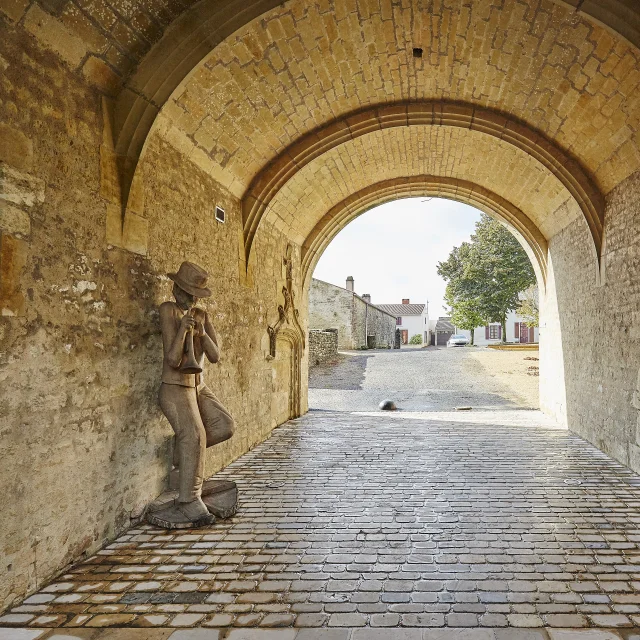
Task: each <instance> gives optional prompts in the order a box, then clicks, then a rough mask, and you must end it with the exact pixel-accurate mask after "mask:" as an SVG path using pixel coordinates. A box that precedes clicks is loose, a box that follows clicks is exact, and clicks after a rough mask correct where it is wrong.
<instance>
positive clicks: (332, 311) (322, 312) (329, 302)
mask: <svg viewBox="0 0 640 640" xmlns="http://www.w3.org/2000/svg"><path fill="white" fill-rule="evenodd" d="M353 299H354V296H353V293H351V291H347V290H346V289H343V288H342V287H336V286H335V285H333V284H329V283H328V282H323V281H322V280H317V279H316V278H313V279H312V280H311V286H310V287H309V328H310V329H337V330H338V348H339V349H357V348H359V347H362V346H364V344H365V342H359V341H357V340H356V337H355V336H354V335H353Z"/></svg>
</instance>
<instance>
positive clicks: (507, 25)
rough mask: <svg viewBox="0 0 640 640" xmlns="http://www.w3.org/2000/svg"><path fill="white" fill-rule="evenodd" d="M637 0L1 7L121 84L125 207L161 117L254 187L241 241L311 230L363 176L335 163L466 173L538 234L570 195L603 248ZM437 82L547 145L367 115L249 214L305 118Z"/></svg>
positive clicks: (117, 92)
mask: <svg viewBox="0 0 640 640" xmlns="http://www.w3.org/2000/svg"><path fill="white" fill-rule="evenodd" d="M634 2H635V0H586V1H580V2H578V1H577V0H526V1H525V0H504V1H503V0H500V1H498V0H474V2H464V1H463V0H407V1H405V2H402V3H394V2H392V1H391V0H348V1H347V0H317V1H316V2H308V1H307V0H287V1H286V2H283V1H281V0H244V1H243V2H241V1H240V0H200V2H193V1H192V0H170V1H167V0H145V1H144V2H130V0H111V1H110V2H86V1H85V0H41V1H39V2H34V1H31V2H29V0H8V1H7V2H5V3H3V6H2V7H0V11H2V13H3V14H4V15H5V16H6V17H8V18H9V19H10V20H13V21H17V22H21V23H22V24H23V25H24V26H25V27H26V29H27V31H29V32H30V33H31V34H32V35H34V36H35V37H36V38H37V39H38V40H40V42H41V43H43V44H45V46H48V47H50V48H52V49H53V50H54V51H56V52H57V53H58V54H59V55H60V56H61V57H62V58H63V59H64V60H65V61H66V62H67V63H68V64H69V65H70V66H72V67H73V68H74V69H76V70H77V71H78V72H79V73H81V74H82V75H84V76H85V77H86V78H87V79H88V80H89V81H90V82H92V83H93V84H94V85H96V86H97V87H99V88H100V89H101V90H102V91H104V92H105V93H107V94H108V95H112V96H114V97H115V102H114V105H115V107H114V110H113V130H114V143H113V144H114V148H115V153H116V155H117V156H118V157H119V158H122V160H121V161H120V162H119V167H120V171H121V175H120V190H121V192H122V206H123V209H124V208H126V205H127V200H128V197H129V188H130V186H131V182H132V180H133V176H134V173H135V171H137V169H138V167H139V158H140V156H141V154H142V152H143V149H144V147H145V143H146V140H147V138H148V134H149V132H150V131H155V132H156V133H157V134H159V135H161V136H162V137H164V138H165V139H166V140H168V141H169V142H170V143H171V144H172V145H173V146H175V147H176V148H177V149H179V150H180V151H181V152H182V153H183V154H184V155H185V157H187V158H189V160H191V161H192V162H194V163H196V164H197V165H198V166H200V167H201V168H203V169H204V170H205V171H207V172H208V173H210V174H211V175H212V176H214V177H215V178H216V179H217V180H218V181H219V182H220V183H221V184H222V185H223V186H225V187H226V188H228V189H229V191H230V192H231V193H232V194H234V195H235V196H237V197H238V198H242V199H244V202H243V208H244V210H245V215H246V216H247V219H246V220H245V247H246V249H247V251H248V250H249V249H250V246H251V241H252V234H254V233H255V228H257V225H259V223H260V221H261V220H262V219H264V213H267V212H268V219H269V220H271V221H272V222H274V223H275V224H277V225H278V226H281V227H282V225H283V224H284V221H285V220H288V221H289V227H287V229H288V232H290V233H291V235H292V236H293V237H294V238H295V239H296V240H297V241H298V242H301V241H302V238H303V236H304V234H305V233H306V232H307V231H308V230H309V229H312V228H314V225H315V223H317V221H318V217H317V216H320V217H322V215H323V213H326V207H331V206H335V200H336V198H337V197H338V194H339V195H340V197H343V196H344V193H346V191H348V190H349V189H351V188H353V189H356V190H357V189H358V188H364V187H365V186H366V185H363V181H362V179H361V176H360V175H345V176H341V177H342V180H338V181H337V183H336V182H335V177H336V175H337V171H336V169H335V168H333V169H331V168H330V167H342V170H343V171H345V172H347V174H348V173H349V172H352V171H355V172H360V173H362V172H363V171H365V172H366V173H367V175H368V178H369V184H373V183H374V182H376V181H381V180H382V181H384V180H388V179H392V178H394V177H397V176H400V174H401V173H404V177H411V176H414V175H418V174H424V172H425V171H426V170H428V172H429V173H430V174H432V175H435V176H442V177H455V178H456V179H466V180H467V181H470V182H473V183H474V184H477V185H478V186H481V187H483V188H486V189H489V190H491V192H492V193H495V194H497V195H498V196H499V197H504V198H505V199H506V200H508V201H509V202H510V203H511V204H512V205H514V206H516V207H518V208H521V209H522V211H526V216H527V217H528V218H529V219H530V220H531V221H532V222H533V223H534V224H535V225H536V226H537V227H538V228H539V230H540V232H541V233H542V234H543V235H544V236H545V237H546V238H549V237H551V236H552V235H553V234H554V233H556V232H557V231H558V230H559V229H561V228H563V226H564V225H566V224H567V223H568V221H570V220H571V219H573V218H574V217H575V215H577V214H576V211H577V209H576V206H574V205H575V204H577V205H578V206H579V207H580V208H582V210H583V213H584V214H585V218H586V219H587V223H588V224H589V226H590V229H591V232H592V236H593V238H594V243H595V245H596V250H598V249H599V244H600V242H601V236H602V222H603V221H602V210H603V208H602V206H601V205H599V204H598V202H599V201H600V202H601V198H602V194H606V193H608V192H609V191H610V190H611V189H613V188H614V187H615V186H616V185H617V184H619V183H620V182H621V181H622V180H623V179H624V178H626V177H627V176H628V175H630V174H631V173H632V172H634V171H636V170H637V169H638V168H640V126H639V123H640V90H639V85H640V50H639V49H638V48H637V46H638V44H640V35H639V34H640V27H639V25H640V12H638V10H637V7H636V6H635V5H634ZM620 34H622V36H621V35H620ZM415 48H420V49H421V50H422V55H421V57H416V56H415V55H414V49H415ZM441 100H442V101H449V102H450V103H451V104H456V103H460V104H463V105H466V107H467V108H471V109H473V108H474V107H476V108H478V107H481V108H485V109H489V110H492V111H493V112H494V113H496V114H507V115H509V116H510V117H511V119H512V121H515V122H517V121H521V122H522V123H523V124H524V125H526V127H527V128H528V129H527V130H528V131H529V132H533V134H532V135H534V136H538V140H542V145H538V146H537V147H535V145H534V148H533V153H531V148H529V149H528V151H527V152H528V153H530V157H528V158H525V157H523V153H522V149H520V151H518V149H517V148H516V149H514V148H511V147H508V146H507V145H502V144H501V143H500V140H499V138H500V134H499V132H498V133H497V134H496V131H495V127H494V131H493V133H492V135H493V136H494V138H496V137H497V138H498V140H495V139H494V140H493V141H491V140H487V139H485V137H483V135H482V133H471V132H469V131H450V130H448V126H449V125H448V123H436V124H437V125H438V126H439V127H441V128H443V129H445V130H443V131H440V132H433V131H428V130H427V129H428V127H423V129H424V130H420V131H413V132H412V133H411V134H410V135H408V134H407V132H406V131H403V129H402V127H394V128H393V130H390V131H389V132H385V133H384V134H381V133H379V132H375V133H367V134H366V135H363V136H362V137H361V139H359V141H358V142H357V144H356V143H355V142H354V143H353V144H351V143H348V144H347V143H344V141H340V143H339V147H343V148H336V150H334V149H332V148H331V146H330V145H329V146H328V147H327V146H326V144H325V147H323V149H322V154H323V155H322V156H321V157H320V158H316V159H315V160H313V162H311V163H310V164H309V163H307V162H306V161H305V163H303V164H302V165H300V166H298V165H297V162H298V158H296V157H293V156H292V158H293V159H292V166H291V167H289V168H287V170H286V171H284V173H283V174H282V175H284V177H285V178H286V179H287V180H289V178H291V177H292V176H294V175H295V173H296V170H298V169H300V170H302V171H301V174H302V175H300V176H296V177H295V179H293V180H290V181H289V183H287V182H286V180H285V181H283V180H282V179H281V178H282V176H280V178H279V180H280V182H278V184H277V185H275V186H273V188H272V189H271V191H272V193H269V197H268V199H267V200H265V201H264V203H263V204H262V208H263V210H264V211H262V212H259V215H258V217H257V221H255V220H250V219H248V218H249V214H251V215H253V213H252V212H251V205H250V204H249V205H247V201H248V200H250V199H251V198H252V197H253V196H254V190H252V188H253V187H255V184H256V183H258V184H260V183H261V182H265V180H267V181H268V180H269V179H270V177H269V175H268V172H269V171H270V170H271V166H272V165H273V163H274V161H280V162H281V161H282V158H283V156H286V155H287V154H288V153H289V151H288V149H289V148H290V147H291V146H292V145H295V144H296V143H297V141H299V140H301V139H303V138H304V137H305V136H307V139H308V137H309V134H310V132H312V131H315V130H316V129H318V128H319V127H325V129H326V127H327V126H330V124H331V123H332V122H338V121H339V120H340V118H341V117H344V115H345V114H347V113H350V112H354V111H357V110H358V109H363V108H367V107H370V106H371V105H384V104H396V103H398V102H405V103H407V102H417V103H420V102H422V101H441ZM472 118H473V116H472ZM431 124H432V125H433V124H434V123H431ZM471 128H473V127H471ZM476 129H478V127H476ZM527 135H529V134H527ZM540 135H541V136H542V138H539V136H540ZM516 137H517V135H516ZM525 137H526V136H525ZM379 145H383V147H382V148H379ZM516 146H517V144H516ZM547 148H553V153H552V155H554V156H555V157H556V166H557V167H560V168H561V167H562V166H563V164H567V165H572V166H575V167H576V168H577V173H576V171H574V172H573V174H575V175H572V172H571V171H569V172H566V173H568V175H565V176H562V175H559V173H562V172H561V171H560V172H557V171H555V170H554V169H553V167H551V173H552V174H554V173H555V177H553V176H552V175H550V174H549V171H548V170H549V168H550V166H549V164H548V163H547V164H546V165H545V163H544V161H541V153H538V151H541V152H545V149H547ZM416 153H417V154H418V157H413V158H412V159H411V161H409V160H408V159H407V154H413V156H416ZM345 154H346V155H345ZM403 154H405V155H404V156H403ZM351 155H352V156H353V157H347V160H348V162H346V163H345V157H346V156H351ZM542 155H544V153H542ZM532 157H533V158H535V159H532ZM363 158H364V159H369V158H375V160H371V161H365V160H363ZM558 158H560V159H559V160H558ZM563 158H564V159H565V160H566V163H565V162H564V161H563ZM336 163H337V164H336ZM340 163H342V164H340ZM281 164H282V162H281ZM478 164H480V165H484V167H492V168H494V169H495V172H494V174H493V175H491V172H490V171H488V170H485V171H483V170H481V169H479V168H478V167H477V166H476V165H478ZM374 165H375V166H374ZM347 167H348V169H347ZM498 168H500V172H501V175H500V176H498ZM265 172H266V175H265ZM480 174H482V175H480ZM578 174H579V175H578ZM330 175H331V176H332V180H326V179H325V178H326V176H330ZM505 176H508V179H507V178H506V177H505ZM474 181H475V182H474ZM574 182H575V183H579V185H582V186H581V188H579V189H577V191H576V190H574V189H573V187H572V185H573V183H574ZM585 184H586V185H587V186H586V189H585V188H582V187H584V185H585ZM296 188H297V189H298V191H295V190H296ZM280 189H282V193H278V191H279V190H280ZM567 189H568V190H569V191H570V192H571V194H572V196H573V198H574V203H573V204H571V203H570V202H569V200H570V198H569V200H568V199H567V197H566V196H567V193H566V192H567ZM599 199H600V200H599ZM311 201H312V202H311ZM308 202H310V204H308ZM294 203H297V204H294ZM559 203H560V208H559V207H558V204H559ZM323 208H324V211H322V210H323ZM247 211H249V214H247ZM301 211H302V212H303V213H302V214H301V213H300V212H301ZM252 225H253V226H252Z"/></svg>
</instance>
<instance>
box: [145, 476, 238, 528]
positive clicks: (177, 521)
mask: <svg viewBox="0 0 640 640" xmlns="http://www.w3.org/2000/svg"><path fill="white" fill-rule="evenodd" d="M172 480H173V478H172ZM202 501H203V502H204V503H205V504H206V505H207V509H209V513H210V516H209V517H208V518H207V517H205V518H201V519H200V520H198V521H197V522H194V521H191V520H188V519H187V518H186V517H185V516H184V515H182V514H181V513H180V512H179V511H178V510H177V509H176V505H177V504H178V491H177V490H175V489H174V490H172V489H170V490H169V491H165V492H164V493H163V494H162V495H160V496H158V497H157V498H156V499H155V500H154V501H153V502H152V503H151V504H150V505H149V506H148V507H147V513H146V519H147V522H148V523H149V524H153V525H155V526H157V527H162V528H163V529H192V528H196V527H204V526H207V525H210V524H213V523H214V522H215V519H216V518H220V519H224V518H229V517H231V516H232V515H234V514H235V513H236V511H237V508H238V488H237V487H236V483H235V482H231V481H230V480H205V483H204V484H203V486H202Z"/></svg>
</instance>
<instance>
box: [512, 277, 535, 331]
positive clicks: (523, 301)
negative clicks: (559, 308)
mask: <svg viewBox="0 0 640 640" xmlns="http://www.w3.org/2000/svg"><path fill="white" fill-rule="evenodd" d="M538 300H539V298H538V287H536V286H531V287H529V288H528V289H526V290H525V291H523V292H522V294H521V296H520V304H519V305H518V309H517V312H518V313H519V314H520V315H521V316H522V317H523V318H524V321H525V324H526V325H527V327H539V326H540V305H539V301H538Z"/></svg>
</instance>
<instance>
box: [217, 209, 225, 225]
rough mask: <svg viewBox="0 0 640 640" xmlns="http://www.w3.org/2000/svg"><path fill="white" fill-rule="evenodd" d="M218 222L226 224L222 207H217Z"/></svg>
mask: <svg viewBox="0 0 640 640" xmlns="http://www.w3.org/2000/svg"><path fill="white" fill-rule="evenodd" d="M216 220H217V221H218V222H224V209H223V208H222V207H216Z"/></svg>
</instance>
